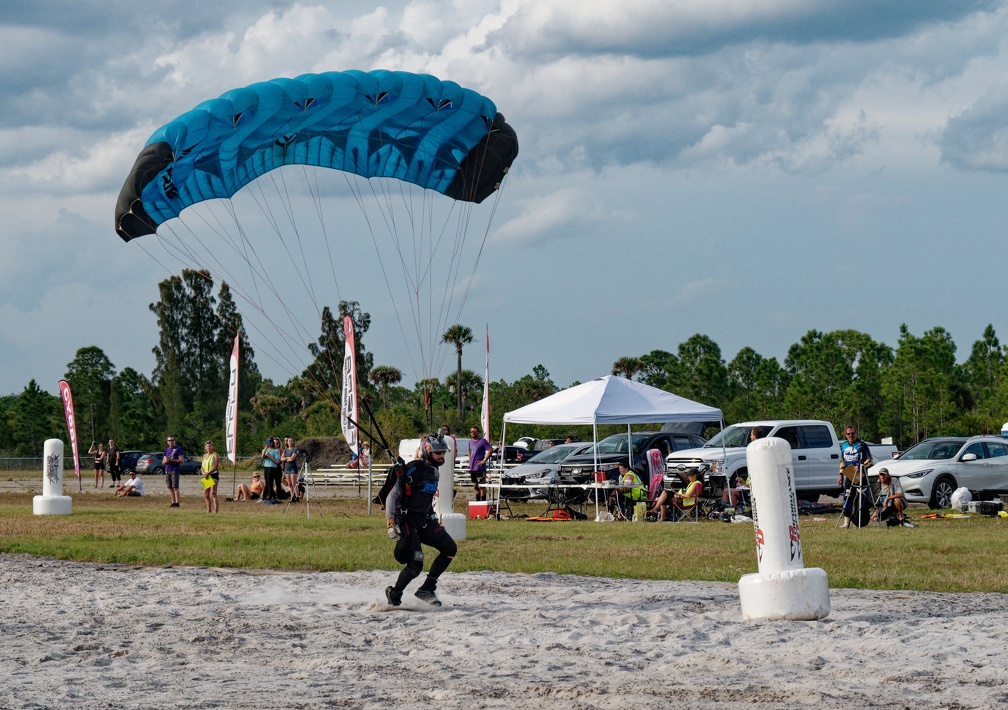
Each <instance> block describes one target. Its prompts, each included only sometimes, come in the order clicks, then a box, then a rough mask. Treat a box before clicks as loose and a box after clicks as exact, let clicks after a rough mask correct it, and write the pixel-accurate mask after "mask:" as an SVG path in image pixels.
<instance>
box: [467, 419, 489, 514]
mask: <svg viewBox="0 0 1008 710" xmlns="http://www.w3.org/2000/svg"><path fill="white" fill-rule="evenodd" d="M493 451H494V449H493V446H491V444H490V442H489V441H487V440H486V437H483V436H480V433H479V429H478V428H476V427H472V428H470V429H469V478H470V479H471V480H472V483H473V490H475V491H476V500H478V501H480V500H486V490H484V488H483V484H484V483H486V476H487V462H488V461H489V460H490V455H491V454H493Z"/></svg>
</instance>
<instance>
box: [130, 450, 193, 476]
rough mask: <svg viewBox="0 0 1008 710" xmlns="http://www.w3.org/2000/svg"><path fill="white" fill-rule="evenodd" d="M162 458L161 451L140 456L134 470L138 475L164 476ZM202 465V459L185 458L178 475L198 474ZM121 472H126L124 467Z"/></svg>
mask: <svg viewBox="0 0 1008 710" xmlns="http://www.w3.org/2000/svg"><path fill="white" fill-rule="evenodd" d="M162 458H164V452H163V451H154V452H152V453H146V454H140V456H138V457H137V460H136V466H135V470H136V472H137V473H139V474H150V475H153V476H160V475H162V474H164V465H163V464H162V463H161V459H162ZM202 465H203V461H202V459H194V458H193V457H192V456H186V457H185V460H184V461H183V462H182V463H181V464H179V474H180V475H188V474H192V473H200V468H201V466H202ZM123 470H124V471H125V470H126V468H125V466H124V467H123Z"/></svg>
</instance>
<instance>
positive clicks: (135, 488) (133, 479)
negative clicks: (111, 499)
mask: <svg viewBox="0 0 1008 710" xmlns="http://www.w3.org/2000/svg"><path fill="white" fill-rule="evenodd" d="M115 494H116V495H117V496H139V497H140V498H143V494H144V482H143V481H142V480H141V479H140V476H138V475H137V472H136V471H134V470H133V469H130V471H129V478H127V479H126V481H125V482H124V483H123V484H122V485H121V486H119V487H117V488H116V489H115Z"/></svg>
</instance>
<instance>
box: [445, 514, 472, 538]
mask: <svg viewBox="0 0 1008 710" xmlns="http://www.w3.org/2000/svg"><path fill="white" fill-rule="evenodd" d="M441 524H442V525H444V529H445V530H447V531H448V534H449V535H451V536H452V540H456V541H458V540H465V536H466V516H464V515H462V513H447V514H446V515H443V516H441Z"/></svg>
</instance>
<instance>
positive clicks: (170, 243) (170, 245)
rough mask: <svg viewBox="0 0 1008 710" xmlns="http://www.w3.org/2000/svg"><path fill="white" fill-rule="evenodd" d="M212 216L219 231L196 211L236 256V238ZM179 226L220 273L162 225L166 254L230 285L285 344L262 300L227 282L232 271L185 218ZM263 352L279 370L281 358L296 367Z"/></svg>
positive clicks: (234, 282) (252, 324)
mask: <svg viewBox="0 0 1008 710" xmlns="http://www.w3.org/2000/svg"><path fill="white" fill-rule="evenodd" d="M223 204H224V205H226V207H225V209H227V210H229V211H230V210H231V209H232V206H231V203H230V201H227V200H225V201H223ZM211 213H212V216H213V217H214V219H215V221H217V223H218V225H219V227H220V229H217V228H215V227H214V226H213V225H212V224H210V222H209V221H208V220H207V218H206V216H205V215H204V214H203V213H202V212H201V211H199V210H197V211H196V212H194V213H193V214H195V215H196V216H197V217H198V218H199V219H200V220H201V221H202V222H204V223H205V224H206V225H207V226H208V227H209V228H210V229H211V230H213V231H215V232H216V233H217V234H218V236H220V238H221V239H222V240H223V241H225V242H227V243H228V244H229V245H230V246H231V248H232V249H234V250H235V251H236V252H237V251H238V249H237V246H236V244H235V240H234V238H233V237H231V236H230V233H229V231H228V230H227V229H226V227H225V226H224V225H223V223H222V222H221V221H220V219H219V217H218V215H217V214H216V213H215V212H214V211H213V210H211ZM232 217H233V214H232ZM178 223H179V224H181V225H182V226H183V227H185V229H186V231H187V232H188V233H189V234H190V235H191V236H192V240H191V241H192V242H195V243H197V244H199V245H200V246H201V247H202V248H203V250H204V251H205V252H206V253H207V256H208V260H213V261H214V262H216V263H217V264H218V266H219V269H213V268H208V266H207V263H208V260H203V259H200V258H198V257H197V255H196V254H195V253H193V251H192V250H191V249H189V248H186V249H183V248H182V245H183V244H188V243H189V241H190V240H183V239H182V238H181V237H180V235H178V234H177V233H176V232H175V230H174V229H172V227H171V226H166V225H162V230H163V231H164V233H162V234H158V235H157V237H158V242H159V243H160V244H161V246H162V248H163V249H164V250H165V251H166V253H169V254H172V252H173V251H176V252H177V253H175V254H174V257H175V259H176V260H177V261H178V262H179V263H180V264H181V265H182V266H183V267H184V268H188V267H194V268H195V269H197V270H201V269H203V270H206V271H208V272H210V274H211V276H213V277H216V278H217V280H219V281H221V282H228V285H229V287H230V288H231V290H232V292H233V293H234V294H235V296H236V297H237V298H238V299H240V300H242V301H245V302H246V303H248V304H249V305H250V306H251V308H252V309H253V310H255V311H257V312H258V313H260V314H261V315H262V316H263V318H265V319H266V321H267V322H269V323H270V325H271V326H273V329H274V330H275V331H276V332H277V333H278V334H279V335H280V336H281V340H282V341H283V342H286V335H285V334H284V333H283V332H282V330H281V329H280V328H279V327H278V326H277V324H276V323H275V321H273V319H271V318H270V317H269V315H268V314H267V312H266V309H265V308H264V307H263V305H262V303H261V299H260V298H257V299H253V298H250V296H249V295H248V294H246V293H244V291H243V289H242V288H241V284H240V281H238V280H235V279H233V278H232V279H230V280H229V278H228V277H229V273H230V272H229V270H228V269H227V268H226V267H225V266H224V265H223V264H221V263H220V260H219V259H217V257H216V256H214V254H213V250H211V249H209V248H208V247H207V245H206V244H205V243H204V242H203V241H202V240H201V239H200V238H199V236H198V234H197V232H196V231H195V230H193V229H192V227H191V226H190V225H189V224H188V223H187V222H186V221H185V219H184V218H180V219H179V220H178ZM236 227H237V229H238V231H239V232H243V230H242V228H241V224H240V223H239V222H237V221H236ZM169 237H170V238H169ZM145 251H147V250H146V249H145ZM148 253H149V252H148ZM239 253H240V252H239ZM180 254H187V255H188V258H182V257H181V256H180ZM246 258H247V256H246ZM247 263H248V265H249V267H250V271H251V272H252V274H253V276H252V281H253V283H257V282H258V279H257V278H256V276H257V272H256V270H255V267H254V266H253V265H252V263H251V261H248V262H247ZM260 263H261V262H260ZM169 273H170V272H169ZM243 322H244V321H243ZM248 327H249V328H251V329H253V330H255V331H256V332H258V333H260V335H263V339H264V342H265V343H268V344H271V343H272V342H273V339H271V338H269V337H267V335H266V334H265V333H263V332H262V331H261V329H260V328H259V327H258V326H257V325H256V324H255V322H254V321H249V323H248ZM261 352H263V354H264V355H266V356H267V357H269V358H270V359H271V360H273V362H274V363H275V364H277V365H278V366H281V367H283V363H281V362H280V360H279V359H278V358H280V359H283V360H284V361H286V364H287V366H288V367H293V366H294V363H292V362H291V361H290V359H289V358H288V357H286V356H285V355H283V354H282V353H281V352H279V350H276V351H275V352H276V356H277V357H273V355H271V354H270V353H269V352H268V350H267V349H265V348H262V349H261ZM292 354H293V353H292ZM293 355H294V357H295V359H296V354H293ZM285 369H286V368H285Z"/></svg>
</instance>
